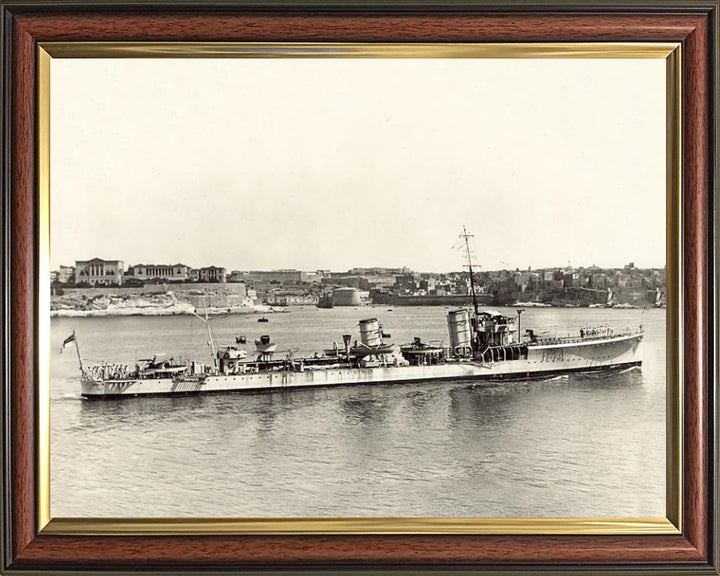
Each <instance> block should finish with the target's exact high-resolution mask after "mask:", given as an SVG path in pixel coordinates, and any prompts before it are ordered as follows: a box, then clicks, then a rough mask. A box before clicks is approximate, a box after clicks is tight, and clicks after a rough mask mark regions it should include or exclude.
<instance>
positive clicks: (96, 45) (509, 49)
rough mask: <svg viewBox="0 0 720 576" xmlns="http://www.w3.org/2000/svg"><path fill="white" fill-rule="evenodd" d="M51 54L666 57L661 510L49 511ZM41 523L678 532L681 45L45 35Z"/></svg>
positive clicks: (40, 106) (142, 528)
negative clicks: (518, 513)
mask: <svg viewBox="0 0 720 576" xmlns="http://www.w3.org/2000/svg"><path fill="white" fill-rule="evenodd" d="M53 58H496V59H500V58H527V59H530V58H565V59H569V58H573V59H576V58H607V59H617V58H654V59H658V58H661V59H664V60H665V61H666V78H667V81H666V206H667V208H666V230H667V235H666V238H667V241H666V266H667V291H666V302H667V342H666V347H667V366H666V374H667V377H666V397H667V401H666V403H667V412H666V421H667V426H666V437H667V440H666V454H667V457H666V517H665V518H610V517H607V518H603V517H596V518H565V517H562V518H561V517H548V518H419V517H418V518H52V517H51V515H50V232H51V231H50V98H51V94H50V85H51V80H50V74H51V61H52V59H53ZM36 65H37V78H38V85H37V115H38V123H37V127H38V138H37V142H38V144H37V146H38V148H37V158H36V168H37V175H38V220H37V222H38V230H37V241H38V252H37V254H38V270H37V277H38V283H37V285H38V294H37V306H38V308H37V310H38V317H37V321H38V341H37V346H38V383H37V392H38V394H37V405H36V409H37V422H38V428H37V430H38V441H37V470H38V475H37V498H38V506H37V510H38V513H37V525H38V532H39V533H41V534H53V535H60V534H68V535H70V534H72V535H97V536H101V535H180V534H185V535H188V534H197V535H221V534H227V535H235V534H237V535H240V534H266V535H297V534H308V535H310V534H347V535H351V534H378V535H387V534H583V535H610V534H613V535H619V534H628V535H630V534H679V533H681V531H682V525H681V519H682V461H683V458H682V441H681V438H682V436H681V432H682V429H683V426H682V406H683V402H682V392H683V383H682V381H681V374H682V361H683V351H682V340H681V338H680V328H681V326H682V301H681V299H682V293H681V290H680V278H681V270H682V268H681V264H682V249H681V248H682V234H681V230H682V210H681V182H682V180H681V178H682V172H681V168H682V147H681V140H680V139H681V134H682V100H681V79H682V72H681V45H680V43H661V42H657V43H653V42H649V43H646V42H588V43H575V42H572V43H571V42H567V43H523V44H512V43H511V44H498V43H455V44H434V43H419V44H387V43H384V44H381V43H292V42H289V43H273V42H265V43H242V42H151V43H145V42H142V43H137V42H45V43H43V42H41V43H39V44H38V53H37V62H36Z"/></svg>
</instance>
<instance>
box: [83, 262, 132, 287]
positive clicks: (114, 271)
mask: <svg viewBox="0 0 720 576" xmlns="http://www.w3.org/2000/svg"><path fill="white" fill-rule="evenodd" d="M124 269H125V265H124V264H123V261H122V260H103V259H102V258H93V259H92V260H77V261H76V262H75V282H77V283H78V284H80V283H86V284H91V285H93V286H97V285H103V284H118V285H119V284H122V282H123V275H124Z"/></svg>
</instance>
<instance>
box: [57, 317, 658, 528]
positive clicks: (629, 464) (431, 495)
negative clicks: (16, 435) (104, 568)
mask: <svg viewBox="0 0 720 576" xmlns="http://www.w3.org/2000/svg"><path fill="white" fill-rule="evenodd" d="M289 310H290V312H288V313H277V314H272V315H268V316H267V317H268V319H269V322H268V323H266V324H265V323H258V322H257V319H258V316H256V315H230V316H221V317H215V318H213V319H212V320H211V325H212V328H213V334H214V336H215V339H216V341H217V342H219V343H233V342H234V340H235V336H239V335H245V336H247V340H248V343H251V342H253V341H254V339H255V338H257V337H258V336H259V335H261V334H270V335H271V336H272V337H273V340H275V341H276V342H277V343H278V351H290V352H291V353H292V354H294V355H295V356H302V355H308V354H313V353H315V352H318V351H321V350H322V349H323V348H328V347H330V346H331V344H332V342H333V341H338V342H341V341H342V340H341V335H342V334H343V333H353V338H355V337H356V336H357V330H358V328H357V323H358V321H359V320H360V319H362V318H367V317H372V316H376V317H378V318H379V319H380V321H381V323H382V324H383V326H384V330H385V332H388V333H390V334H391V338H390V341H391V342H394V343H395V344H402V343H406V342H409V341H411V340H412V338H413V337H414V336H421V337H422V338H423V340H433V339H437V340H445V341H447V328H446V324H445V315H446V313H447V310H446V309H445V308H442V307H425V308H395V309H393V310H392V311H390V310H388V309H387V308H382V307H374V308H373V307H362V308H334V309H317V308H314V307H304V308H302V307H299V308H296V307H294V308H290V309H289ZM501 310H504V311H505V312H507V313H508V314H514V312H513V311H512V309H501ZM600 324H603V325H613V326H615V328H616V329H624V328H625V327H626V326H630V327H633V328H634V327H637V325H638V324H642V325H643V327H644V329H645V339H644V350H643V355H644V363H643V367H642V369H641V370H640V369H631V370H628V371H625V372H620V373H611V374H593V375H587V374H586V375H583V374H570V375H566V376H562V377H557V378H553V379H549V380H544V381H537V380H533V381H527V382H522V381H520V382H483V383H479V384H478V385H476V386H473V385H472V384H471V383H468V382H465V381H464V382H452V381H445V382H425V383H416V384H409V385H389V386H384V385H367V386H355V387H345V388H328V389H310V390H300V391H285V392H272V393H261V394H219V395H208V396H187V397H155V398H124V399H121V400H106V401H87V400H83V399H82V398H81V397H80V394H79V391H80V383H79V371H78V366H77V356H76V354H75V351H74V350H73V349H72V348H71V347H67V348H66V349H65V351H64V352H63V353H62V354H60V346H61V343H62V341H63V340H64V339H65V338H66V337H67V336H68V335H69V334H70V333H72V331H73V330H75V332H76V334H77V338H78V343H79V347H80V351H81V353H82V356H83V358H84V359H86V360H87V361H88V362H98V363H99V362H102V361H106V362H112V363H117V362H122V363H127V364H134V361H135V359H137V358H145V357H148V355H152V354H153V353H160V352H163V353H168V354H171V355H173V356H174V357H175V358H178V357H184V358H188V359H195V360H203V359H207V360H209V359H210V353H209V348H208V346H207V340H208V336H207V332H206V328H205V325H204V324H203V322H201V321H199V320H198V319H196V318H194V317H191V316H167V317H138V316H135V317H119V318H54V319H53V320H52V322H51V407H50V417H51V449H50V453H51V515H52V516H54V517H83V516H84V517H140V516H142V517H220V516H222V517H311V516H312V517H380V516H382V517H398V516H405V517H412V516H415V517H518V516H529V517H532V516H541V517H545V516H592V517H595V516H665V438H666V433H665V414H666V409H665V407H666V402H665V400H666V392H665V379H666V378H665V310H659V309H650V310H621V309H587V308H561V309H558V308H530V309H527V310H526V312H524V313H523V315H522V328H523V330H524V329H525V328H533V329H535V330H536V333H538V335H540V336H552V335H555V334H557V335H558V336H564V335H566V334H568V333H570V334H578V333H579V329H580V327H582V326H587V325H600ZM251 349H252V347H250V348H248V351H250V350H251ZM285 353H287V352H278V355H280V354H285Z"/></svg>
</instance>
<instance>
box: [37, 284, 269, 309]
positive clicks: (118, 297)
mask: <svg viewBox="0 0 720 576" xmlns="http://www.w3.org/2000/svg"><path fill="white" fill-rule="evenodd" d="M166 288H169V287H168V286H158V285H155V286H144V287H126V288H76V289H68V290H65V291H64V293H63V294H62V295H52V296H51V299H50V315H51V316H75V317H77V316H171V315H176V314H193V313H199V314H205V312H207V313H208V314H252V313H263V312H274V311H277V309H276V308H273V307H272V306H265V305H260V304H255V302H254V301H253V300H251V299H250V298H248V297H247V296H246V295H245V290H244V286H243V287H242V288H241V287H240V285H236V286H233V285H232V284H221V285H219V284H210V285H197V284H190V285H188V284H184V285H173V286H172V288H171V289H166Z"/></svg>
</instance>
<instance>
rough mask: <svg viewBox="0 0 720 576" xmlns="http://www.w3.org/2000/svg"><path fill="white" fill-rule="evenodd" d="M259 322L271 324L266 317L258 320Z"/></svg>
mask: <svg viewBox="0 0 720 576" xmlns="http://www.w3.org/2000/svg"><path fill="white" fill-rule="evenodd" d="M258 322H270V320H268V319H267V318H265V316H263V317H261V318H258Z"/></svg>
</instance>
